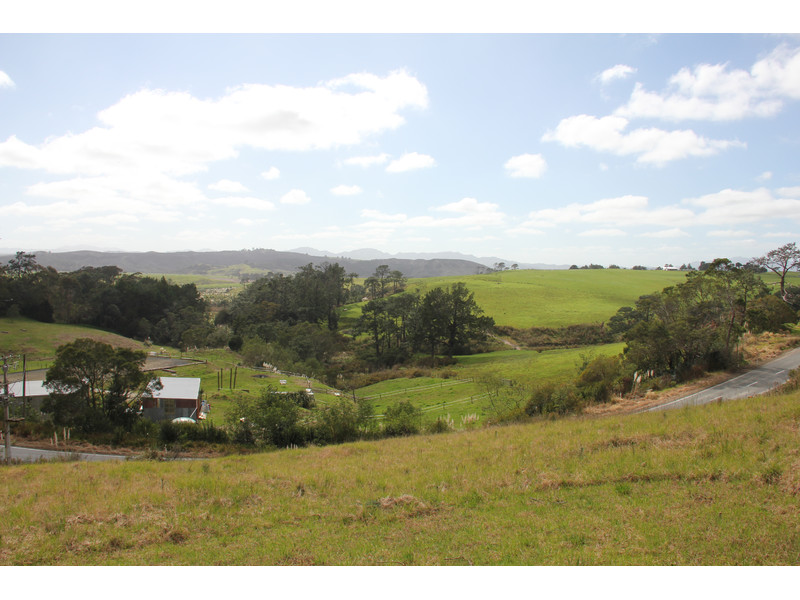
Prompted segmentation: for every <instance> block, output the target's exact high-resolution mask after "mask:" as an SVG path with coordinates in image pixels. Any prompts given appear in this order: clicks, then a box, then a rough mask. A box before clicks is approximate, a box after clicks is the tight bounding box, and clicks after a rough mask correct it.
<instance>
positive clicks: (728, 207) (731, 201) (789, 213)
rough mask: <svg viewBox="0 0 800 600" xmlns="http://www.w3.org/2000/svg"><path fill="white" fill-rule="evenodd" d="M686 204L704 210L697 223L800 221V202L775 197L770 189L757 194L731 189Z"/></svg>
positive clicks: (685, 201)
mask: <svg viewBox="0 0 800 600" xmlns="http://www.w3.org/2000/svg"><path fill="white" fill-rule="evenodd" d="M683 204H684V205H688V206H695V207H698V208H700V209H702V210H703V212H701V213H699V214H698V215H697V216H696V217H695V222H696V224H704V225H719V224H736V223H752V222H757V221H764V220H770V219H782V220H785V219H791V220H799V221H800V200H798V199H791V198H774V197H773V196H772V194H771V193H770V191H769V190H767V189H766V188H759V189H757V190H753V191H744V190H732V189H727V190H722V191H720V192H716V193H714V194H706V195H705V196H701V197H699V198H687V199H686V200H684V201H683Z"/></svg>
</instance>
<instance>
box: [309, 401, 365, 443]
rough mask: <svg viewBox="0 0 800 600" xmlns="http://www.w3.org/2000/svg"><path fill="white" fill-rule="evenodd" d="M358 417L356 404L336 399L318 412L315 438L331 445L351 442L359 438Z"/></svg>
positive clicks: (359, 420) (359, 422) (359, 421)
mask: <svg viewBox="0 0 800 600" xmlns="http://www.w3.org/2000/svg"><path fill="white" fill-rule="evenodd" d="M360 416H361V415H359V406H358V404H356V403H355V402H353V401H352V400H351V399H349V398H344V397H340V398H337V399H336V400H334V401H333V402H330V403H329V404H328V405H327V406H324V407H322V408H321V409H320V410H319V411H318V414H317V423H316V427H315V433H316V438H317V439H318V440H319V441H321V442H325V443H332V444H341V443H343V442H352V441H353V440H356V439H358V437H359V428H360V425H361V418H360Z"/></svg>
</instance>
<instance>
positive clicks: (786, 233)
mask: <svg viewBox="0 0 800 600" xmlns="http://www.w3.org/2000/svg"><path fill="white" fill-rule="evenodd" d="M764 237H767V238H783V239H787V240H791V239H796V238H798V237H800V236H799V235H798V234H797V233H791V232H789V231H776V232H774V233H765V234H764Z"/></svg>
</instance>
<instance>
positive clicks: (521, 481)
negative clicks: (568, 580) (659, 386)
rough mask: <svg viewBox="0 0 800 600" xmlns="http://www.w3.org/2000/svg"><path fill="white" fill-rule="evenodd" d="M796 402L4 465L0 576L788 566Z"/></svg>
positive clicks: (799, 522)
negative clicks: (72, 570) (50, 570)
mask: <svg viewBox="0 0 800 600" xmlns="http://www.w3.org/2000/svg"><path fill="white" fill-rule="evenodd" d="M798 401H800V394H798V393H793V394H790V395H783V396H774V397H767V398H762V399H751V400H745V401H738V402H728V403H724V404H713V405H709V406H705V407H699V408H693V409H685V410H676V411H667V412H663V413H654V414H644V415H636V416H631V417H625V418H601V419H589V418H575V419H565V420H559V421H539V422H533V423H530V424H525V425H516V426H508V427H502V428H491V429H484V430H476V431H470V432H463V433H454V434H443V435H439V436H424V437H414V438H401V439H392V440H385V441H382V442H375V443H372V442H360V443H355V444H347V445H342V446H336V447H324V448H310V449H301V450H284V451H279V452H275V453H271V454H264V455H255V456H249V457H241V456H239V457H229V458H223V459H215V460H206V461H192V462H171V463H158V462H132V463H131V462H129V463H106V464H99V463H73V464H40V465H27V466H11V467H4V468H0V478H2V482H3V485H2V486H0V520H2V522H3V523H4V524H5V525H4V528H3V535H2V538H1V541H0V563H2V564H6V565H22V564H54V565H55V564H86V565H94V564H161V565H173V564H242V565H252V564H266V565H272V564H282V565H310V564H354V565H377V564H384V565H386V564H390V565H393V564H404V565H410V564H416V565H482V564H516V565H537V564H553V565H576V564H581V565H591V564H604V565H617V564H619V565H630V564H641V565H650V564H657V565H658V564H660V565H671V564H682V565H703V564H705V565H709V564H711V565H716V564H719V565H755V564H765V565H782V564H796V563H797V557H798V556H800V504H798V494H800V459H798V456H800V439H799V438H798V436H797V431H798V427H800V402H798Z"/></svg>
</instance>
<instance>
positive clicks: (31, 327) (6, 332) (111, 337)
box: [0, 317, 146, 370]
mask: <svg viewBox="0 0 800 600" xmlns="http://www.w3.org/2000/svg"><path fill="white" fill-rule="evenodd" d="M78 338H90V339H93V340H96V341H98V342H104V343H106V344H111V345H112V346H115V347H122V348H132V349H134V350H145V349H146V346H145V345H144V344H143V343H142V342H137V341H135V340H131V339H129V338H126V337H123V336H121V335H117V334H116V333H110V332H108V331H102V330H100V329H96V328H94V327H88V326H82V325H60V324H57V323H40V322H39V321H33V320H31V319H26V318H24V317H16V318H10V317H0V355H4V354H16V355H20V354H27V355H28V361H29V362H28V368H29V369H36V368H44V367H45V366H46V361H47V360H48V359H51V358H53V357H54V356H55V354H56V348H58V347H59V346H61V345H62V344H68V343H70V342H74V341H75V340H76V339H78ZM21 369H22V365H21V364H20V365H19V370H21ZM12 370H16V369H13V368H12Z"/></svg>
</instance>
